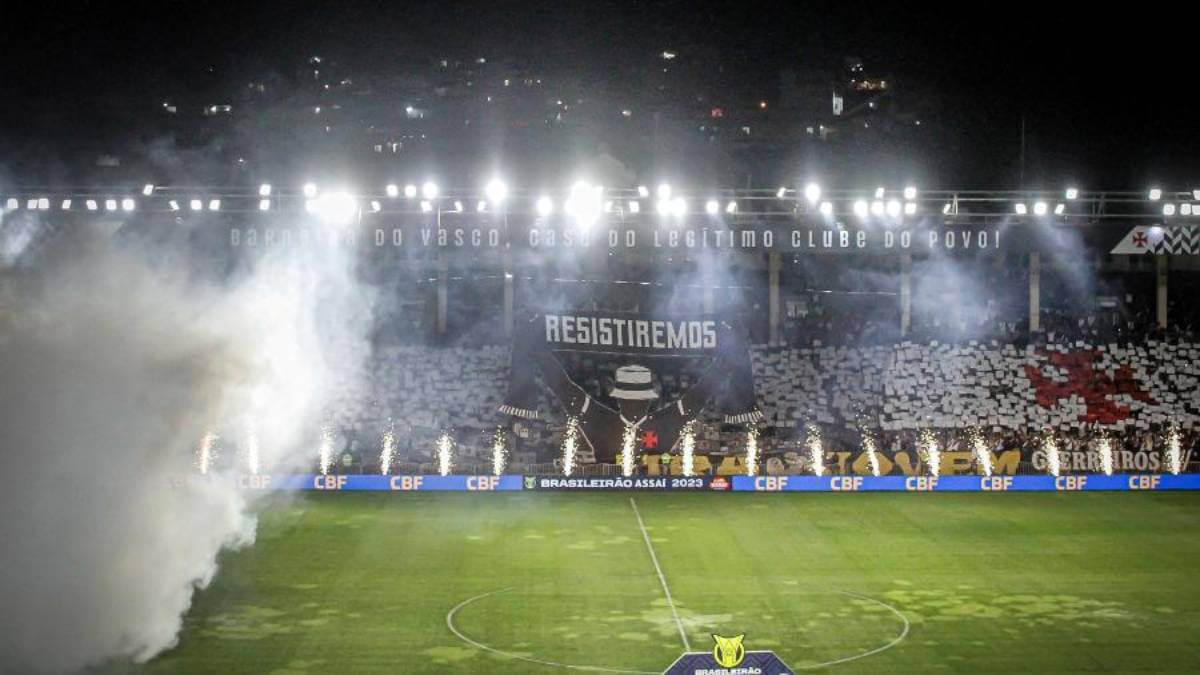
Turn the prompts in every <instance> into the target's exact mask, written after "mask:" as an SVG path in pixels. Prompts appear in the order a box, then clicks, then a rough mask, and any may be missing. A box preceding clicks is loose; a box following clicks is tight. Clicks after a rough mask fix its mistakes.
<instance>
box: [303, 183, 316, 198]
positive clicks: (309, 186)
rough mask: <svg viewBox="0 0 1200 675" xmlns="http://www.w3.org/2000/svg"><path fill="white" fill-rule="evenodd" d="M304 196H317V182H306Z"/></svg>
mask: <svg viewBox="0 0 1200 675" xmlns="http://www.w3.org/2000/svg"><path fill="white" fill-rule="evenodd" d="M304 196H305V197H307V198H309V199H312V198H314V197H316V196H317V184H316V183H305V184H304Z"/></svg>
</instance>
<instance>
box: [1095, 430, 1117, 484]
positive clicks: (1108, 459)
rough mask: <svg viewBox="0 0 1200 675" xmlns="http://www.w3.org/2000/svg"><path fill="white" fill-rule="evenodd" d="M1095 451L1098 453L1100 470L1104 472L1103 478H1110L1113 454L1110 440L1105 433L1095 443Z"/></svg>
mask: <svg viewBox="0 0 1200 675" xmlns="http://www.w3.org/2000/svg"><path fill="white" fill-rule="evenodd" d="M1096 450H1098V451H1099V452H1100V469H1101V470H1102V471H1104V475H1105V476H1111V475H1112V472H1113V452H1112V439H1111V438H1109V437H1108V434H1107V433H1104V434H1102V435H1101V436H1100V440H1099V442H1097V443H1096Z"/></svg>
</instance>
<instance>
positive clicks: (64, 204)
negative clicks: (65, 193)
mask: <svg viewBox="0 0 1200 675" xmlns="http://www.w3.org/2000/svg"><path fill="white" fill-rule="evenodd" d="M62 210H63V211H70V210H71V200H70V199H64V200H62Z"/></svg>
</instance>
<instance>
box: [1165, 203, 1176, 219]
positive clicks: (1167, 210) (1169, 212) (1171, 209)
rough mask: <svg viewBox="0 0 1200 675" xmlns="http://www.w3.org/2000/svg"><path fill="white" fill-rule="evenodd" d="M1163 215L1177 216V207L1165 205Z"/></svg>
mask: <svg viewBox="0 0 1200 675" xmlns="http://www.w3.org/2000/svg"><path fill="white" fill-rule="evenodd" d="M1163 215H1164V216H1173V215H1175V205H1174V204H1163Z"/></svg>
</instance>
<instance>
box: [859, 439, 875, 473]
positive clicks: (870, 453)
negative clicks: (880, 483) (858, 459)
mask: <svg viewBox="0 0 1200 675" xmlns="http://www.w3.org/2000/svg"><path fill="white" fill-rule="evenodd" d="M861 433H862V444H863V450H864V451H865V452H866V453H867V464H869V465H870V466H871V475H872V476H878V475H879V455H877V454H876V450H877V448H876V447H875V434H873V433H871V430H870V429H867V428H866V427H863V428H862V430H861Z"/></svg>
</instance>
